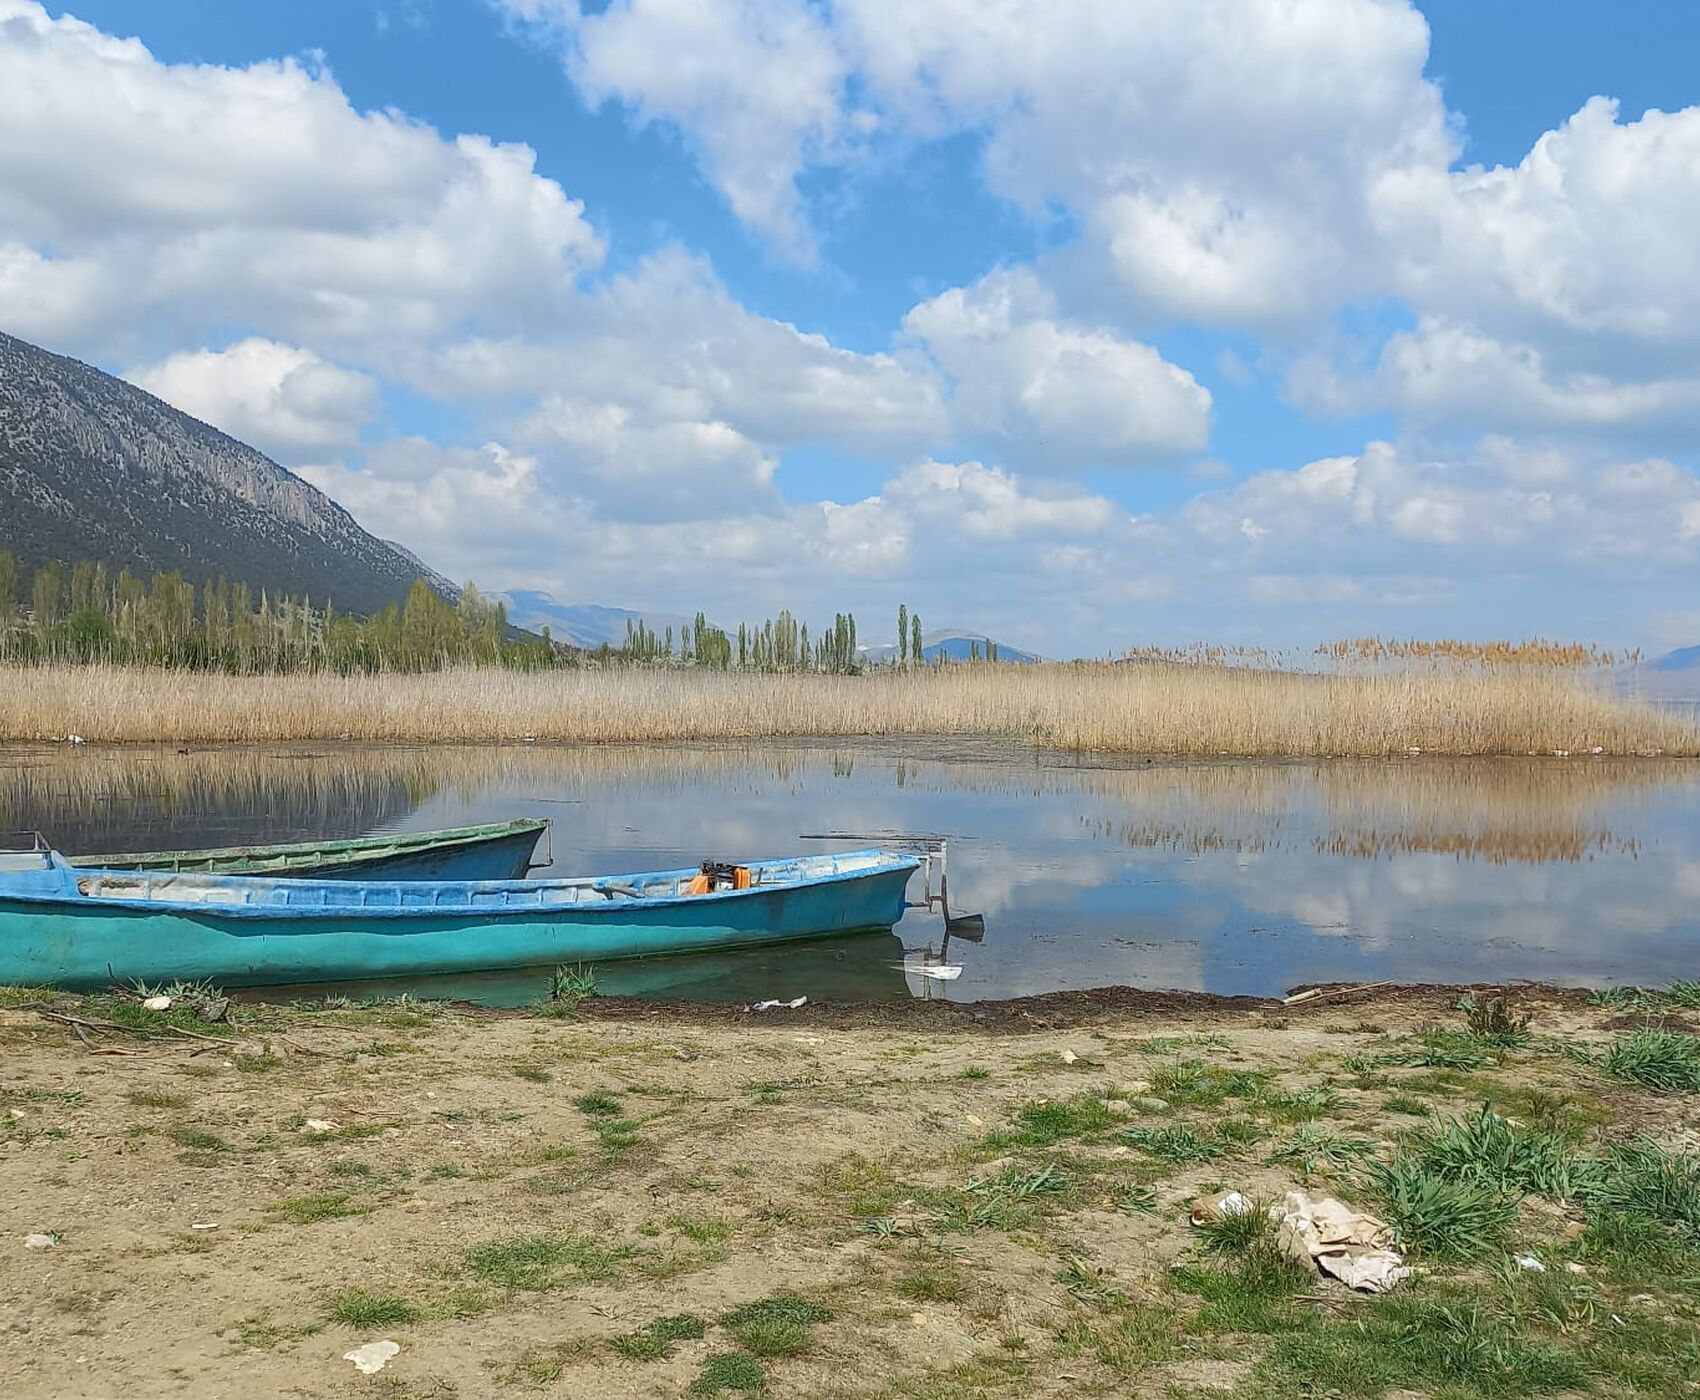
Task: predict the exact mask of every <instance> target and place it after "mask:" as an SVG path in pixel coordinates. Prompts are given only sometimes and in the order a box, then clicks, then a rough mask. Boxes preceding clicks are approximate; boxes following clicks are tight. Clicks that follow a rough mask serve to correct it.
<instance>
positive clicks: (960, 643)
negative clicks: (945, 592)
mask: <svg viewBox="0 0 1700 1400" xmlns="http://www.w3.org/2000/svg"><path fill="white" fill-rule="evenodd" d="M989 640H990V639H988V638H987V637H986V635H985V634H984V633H982V632H961V631H956V630H954V629H951V628H941V629H940V630H938V631H936V632H924V633H922V634H921V656H922V659H923V660H925V661H929V662H932V661H938V660H941V659H942V660H947V661H968V660H970V659H971V658H972V657H973V654H974V648H975V647H976V646H978V647H979V649H980V656H981V658H982V659H984V658H985V656H986V647H987V644H988V641H989ZM860 650H861V653H862V658H863V660H865V661H869V662H871V663H873V664H874V665H889V664H890V662H891V659H892V657H893V656H894V655H895V654H896V652H897V646H896V644H895V643H892V642H888V643H886V644H885V645H884V646H877V647H862V648H861V649H860ZM1039 659H1040V658H1039V657H1037V656H1035V655H1034V654H1033V653H1032V652H1030V651H1022V650H1021V649H1020V648H1018V647H1012V646H1009V645H1007V644H1006V643H1004V642H999V643H998V660H999V661H1000V662H1001V661H1009V662H1013V663H1015V664H1017V665H1022V666H1030V665H1032V664H1033V663H1034V662H1035V661H1038V660H1039Z"/></svg>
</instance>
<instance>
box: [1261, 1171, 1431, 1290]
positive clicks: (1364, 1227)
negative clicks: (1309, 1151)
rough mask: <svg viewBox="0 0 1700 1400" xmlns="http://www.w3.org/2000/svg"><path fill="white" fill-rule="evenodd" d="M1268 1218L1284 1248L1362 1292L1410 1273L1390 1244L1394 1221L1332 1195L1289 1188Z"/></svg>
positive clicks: (1386, 1286) (1385, 1285)
mask: <svg viewBox="0 0 1700 1400" xmlns="http://www.w3.org/2000/svg"><path fill="white" fill-rule="evenodd" d="M1269 1218H1270V1219H1271V1220H1272V1221H1274V1223H1275V1226H1276V1236H1275V1238H1276V1244H1277V1245H1278V1246H1279V1247H1280V1248H1281V1250H1282V1251H1284V1252H1285V1253H1286V1254H1288V1255H1290V1256H1291V1257H1292V1258H1294V1259H1298V1260H1303V1261H1308V1262H1310V1263H1312V1264H1314V1265H1315V1266H1316V1267H1317V1268H1318V1269H1320V1270H1321V1271H1322V1272H1323V1273H1325V1274H1328V1275H1329V1276H1331V1277H1333V1278H1337V1279H1339V1280H1340V1282H1341V1283H1343V1284H1345V1285H1346V1287H1348V1288H1352V1289H1356V1290H1357V1291H1358V1292H1359V1293H1385V1292H1387V1290H1388V1289H1390V1288H1392V1287H1393V1286H1394V1285H1395V1284H1396V1283H1399V1282H1400V1281H1401V1280H1403V1279H1407V1278H1409V1277H1410V1276H1411V1270H1410V1267H1409V1266H1408V1265H1407V1264H1406V1263H1405V1257H1404V1255H1402V1254H1400V1253H1399V1251H1398V1250H1396V1249H1393V1248H1392V1247H1391V1246H1392V1242H1393V1228H1392V1226H1390V1225H1388V1224H1387V1222H1386V1221H1384V1220H1377V1219H1376V1218H1375V1217H1374V1216H1373V1215H1364V1214H1363V1213H1362V1212H1360V1211H1355V1210H1353V1209H1352V1208H1351V1207H1350V1206H1347V1205H1343V1204H1341V1203H1340V1202H1339V1201H1337V1200H1335V1199H1334V1198H1333V1197H1332V1196H1322V1197H1319V1198H1316V1199H1312V1198H1311V1197H1310V1196H1308V1195H1307V1194H1306V1193H1305V1192H1303V1191H1289V1192H1287V1194H1286V1196H1285V1197H1284V1198H1282V1200H1281V1201H1280V1203H1279V1204H1277V1205H1273V1206H1271V1207H1270V1208H1269Z"/></svg>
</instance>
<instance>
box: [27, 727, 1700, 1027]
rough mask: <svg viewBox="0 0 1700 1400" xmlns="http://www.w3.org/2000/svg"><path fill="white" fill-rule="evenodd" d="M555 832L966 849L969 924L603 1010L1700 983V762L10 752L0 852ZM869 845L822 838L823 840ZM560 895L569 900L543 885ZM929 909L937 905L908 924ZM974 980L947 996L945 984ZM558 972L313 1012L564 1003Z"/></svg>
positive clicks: (674, 861) (743, 843) (610, 863)
mask: <svg viewBox="0 0 1700 1400" xmlns="http://www.w3.org/2000/svg"><path fill="white" fill-rule="evenodd" d="M526 815H536V816H545V817H548V818H550V819H551V820H552V821H553V823H554V826H553V830H552V833H551V835H550V837H549V838H548V841H547V843H546V845H544V846H543V847H540V850H539V858H540V859H541V858H544V857H549V858H551V860H552V865H551V867H550V868H551V869H552V871H553V872H554V873H557V874H563V875H566V874H573V875H577V874H592V873H597V874H607V873H625V872H630V871H639V870H646V869H655V868H667V867H676V866H687V865H694V864H696V863H697V862H698V861H699V860H702V859H705V858H714V859H724V860H730V859H749V858H755V857H761V856H769V855H781V854H787V853H791V852H795V851H798V850H831V849H851V848H853V847H856V846H862V845H872V844H877V843H878V842H879V841H881V840H884V839H889V838H892V837H896V836H900V835H928V836H939V837H943V838H946V839H947V840H948V843H949V845H948V851H949V856H948V860H949V873H950V893H951V904H952V909H953V912H957V911H961V912H974V913H981V914H984V916H985V925H986V928H985V937H984V939H983V941H981V942H979V943H973V942H966V941H963V940H961V939H952V940H951V941H950V944H949V946H948V948H941V946H940V945H941V935H942V932H943V929H942V923H941V919H940V917H939V915H938V914H937V913H936V912H932V911H928V910H924V909H913V910H911V911H910V912H909V914H908V915H907V916H906V917H905V918H904V920H903V922H902V923H901V924H900V925H899V926H898V928H897V929H896V930H895V931H894V933H893V934H890V935H870V936H862V937H857V938H850V939H835V940H827V941H823V942H818V943H813V944H807V945H794V946H792V947H789V948H784V949H769V950H765V951H761V950H756V951H748V952H739V953H730V954H719V955H714V956H707V957H690V958H666V959H654V960H649V961H645V962H631V963H615V964H608V965H606V966H603V967H600V968H598V969H597V974H598V984H599V986H600V987H601V989H602V990H603V991H605V992H610V993H628V994H633V995H649V996H665V997H680V998H694V999H711V1000H735V1001H750V1000H755V999H762V998H770V997H773V998H781V999H785V1000H789V999H791V998H793V997H797V996H808V997H810V998H813V999H817V1000H866V999H880V998H893V999H895V998H903V997H909V996H932V997H948V998H950V999H952V1000H977V999H983V998H993V997H1008V996H1019V995H1023V994H1027V993H1033V992H1044V991H1054V990H1059V989H1066V988H1081V987H1093V986H1109V985H1116V984H1129V985H1134V986H1140V987H1150V988H1170V987H1175V988H1188V989H1197V990H1204V991H1210V992H1217V993H1226V994H1232V993H1251V994H1260V995H1266V994H1273V993H1279V992H1282V991H1284V990H1286V989H1288V988H1290V987H1292V986H1294V985H1297V984H1301V983H1309V982H1319V981H1366V982H1367V981H1379V980H1382V979H1394V980H1398V981H1405V982H1476V981H1501V980H1507V979H1522V978H1526V979H1534V980H1541V981H1551V982H1559V983H1568V984H1580V985H1603V984H1607V983H1613V982H1640V983H1662V982H1665V981H1668V980H1670V979H1671V978H1674V977H1685V976H1686V977H1692V976H1696V975H1700V763H1694V762H1687V763H1684V762H1661V761H1658V760H1600V759H1586V758H1572V759H1556V758H1554V759H1493V760H1452V759H1437V758H1430V757H1415V758H1409V759H1398V760H1388V761H1364V760H1328V761H1305V762H1266V761H1264V762H1247V761H1242V760H1221V761H1215V762H1211V761H1202V762H1201V761H1194V760H1189V761H1173V760H1161V759H1159V760H1155V761H1150V760H1144V759H1130V758H1126V757H1123V756H1119V755H1118V756H1103V755H1072V754H1054V753H1042V752H1041V753H1035V752H1033V751H1031V750H1027V749H1019V748H1012V747H1007V746H999V745H991V744H986V743H984V742H980V741H953V740H931V741H925V742H922V741H914V740H907V741H902V742H890V741H852V742H832V743H820V742H813V741H811V742H808V743H788V742H783V741H779V742H775V741H762V742H759V743H750V744H714V745H663V746H657V745H647V746H625V745H616V746H605V747H545V746H512V747H500V748H478V749H461V748H414V747H382V748H379V747H349V748H340V747H339V748H324V747H298V748H264V749H251V748H243V749H222V750H207V751H204V752H190V753H187V754H184V753H179V752H177V750H176V749H175V748H174V747H169V746H167V747H159V748H153V747H147V748H133V749H95V748H80V749H68V748H65V747H11V748H6V749H0V830H6V829H31V828H34V829H39V830H41V831H43V832H45V833H46V834H47V835H48V837H49V838H50V839H51V840H52V841H53V842H54V843H55V844H56V845H57V846H59V848H60V849H62V850H65V851H67V852H71V853H81V852H97V851H116V850H137V849H159V848H177V847H190V846H211V845H235V844H241V843H246V842H255V841H268V842H269V841H287V840H305V839H309V838H313V837H321V836H354V835H364V834H369V833H376V832H388V831H407V830H423V829H427V828H432V827H444V826H461V825H466V824H469V823H473V822H483V821H494V820H498V819H501V818H505V817H511V816H526ZM823 835H824V836H828V837H832V836H841V837H842V838H843V839H825V840H821V839H805V838H813V837H819V836H823ZM541 873H548V872H547V871H545V872H541ZM920 893H921V888H920V881H919V880H917V881H916V883H915V887H914V890H913V896H914V897H916V898H918V897H919V895H920ZM941 962H942V963H944V964H946V965H949V966H959V967H960V968H961V973H960V975H959V976H958V977H957V978H956V979H955V980H953V981H941V980H935V979H934V978H931V977H928V976H925V975H923V974H922V973H921V972H920V970H919V969H920V967H921V966H922V965H929V964H936V963H941ZM548 971H549V970H548V969H546V968H532V969H524V970H517V971H505V972H500V973H490V974H485V975H480V976H474V977H467V976H459V977H455V978H452V979H447V978H438V979H410V980H408V981H406V982H393V983H386V984H383V985H375V984H350V985H348V986H340V987H337V988H334V989H326V988H316V989H292V991H291V992H290V993H288V994H289V995H307V994H319V993H323V992H326V991H335V992H338V993H346V994H349V995H372V994H377V993H389V992H399V991H411V992H415V993H417V994H420V995H431V996H464V997H471V998H474V999H477V1000H482V1001H486V1002H490V1003H493V1004H507V1005H512V1004H518V1003H521V1002H525V1001H530V1000H533V999H535V998H536V997H538V996H539V995H541V994H542V992H543V991H544V989H545V987H546V985H547V979H548Z"/></svg>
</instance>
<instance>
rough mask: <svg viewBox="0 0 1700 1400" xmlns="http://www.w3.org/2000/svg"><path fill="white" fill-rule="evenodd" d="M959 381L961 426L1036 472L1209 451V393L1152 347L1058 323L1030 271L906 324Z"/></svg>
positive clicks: (1000, 276) (940, 303)
mask: <svg viewBox="0 0 1700 1400" xmlns="http://www.w3.org/2000/svg"><path fill="white" fill-rule="evenodd" d="M903 327H904V330H905V332H906V333H907V334H908V335H910V336H911V337H913V338H914V339H915V340H917V341H919V342H920V343H922V344H924V345H925V346H926V348H927V351H928V353H929V354H930V355H931V356H932V358H933V359H934V360H935V361H936V362H937V363H938V364H939V366H940V367H941V368H942V369H943V370H944V372H945V373H946V374H947V375H948V376H949V377H950V379H951V380H952V382H953V384H954V386H955V388H954V395H953V399H952V410H953V413H954V417H955V421H956V425H957V428H958V431H960V432H961V433H962V434H963V435H964V436H965V437H967V438H969V439H971V440H980V441H985V442H991V443H996V444H998V445H999V446H1000V447H1002V448H1004V449H1006V450H1007V451H1008V452H1009V454H1010V455H1011V456H1013V457H1014V458H1015V459H1016V460H1018V461H1020V462H1021V463H1022V464H1023V465H1026V466H1047V465H1048V466H1053V467H1058V466H1060V467H1074V468H1079V467H1082V466H1087V465H1092V464H1094V463H1107V464H1111V465H1115V466H1139V465H1145V464H1149V463H1152V462H1172V461H1173V460H1174V459H1176V458H1177V457H1181V456H1183V455H1186V454H1189V453H1194V452H1198V451H1200V450H1202V449H1203V447H1204V446H1205V443H1206V441H1207V440H1208V437H1209V431H1210V393H1209V391H1208V390H1206V389H1205V388H1203V387H1202V386H1201V385H1200V384H1199V383H1198V381H1197V380H1196V379H1194V378H1193V377H1192V375H1190V374H1188V373H1187V372H1186V371H1185V370H1183V369H1180V368H1178V367H1177V366H1175V365H1172V364H1170V363H1168V361H1166V360H1164V359H1163V357H1162V356H1161V355H1159V354H1158V353H1157V352H1156V351H1155V350H1153V349H1152V348H1151V347H1150V346H1149V345H1143V344H1140V343H1139V342H1137V341H1132V340H1126V339H1123V338H1121V337H1119V336H1117V335H1115V334H1113V333H1112V332H1110V331H1107V330H1102V329H1098V328H1094V327H1090V326H1083V325H1078V324H1073V323H1070V322H1068V321H1065V320H1062V319H1060V318H1059V317H1058V314H1057V309H1056V300H1055V297H1054V296H1053V295H1052V294H1051V292H1049V291H1048V290H1047V289H1046V288H1045V287H1044V286H1043V285H1042V284H1041V283H1040V281H1039V279H1038V278H1037V277H1036V276H1035V275H1034V274H1033V273H1032V272H1030V271H1027V270H1025V269H1014V270H1008V271H1002V272H996V273H993V274H991V275H990V276H988V277H986V278H985V279H983V280H982V281H980V282H979V283H977V284H976V285H974V286H972V287H957V288H953V289H951V290H950V291H947V292H944V293H941V294H940V295H939V296H936V297H934V298H933V299H932V300H930V301H925V302H922V303H921V304H920V305H919V306H917V307H915V308H914V310H912V311H911V312H910V313H909V314H908V316H907V317H905V318H904V322H903Z"/></svg>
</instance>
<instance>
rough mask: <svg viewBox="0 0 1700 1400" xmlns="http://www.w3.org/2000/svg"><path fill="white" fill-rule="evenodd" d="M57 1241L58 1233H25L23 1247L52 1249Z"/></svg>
mask: <svg viewBox="0 0 1700 1400" xmlns="http://www.w3.org/2000/svg"><path fill="white" fill-rule="evenodd" d="M58 1243H59V1236H58V1235H25V1236H24V1248H25V1249H52V1248H53V1246H54V1245H56V1244H58Z"/></svg>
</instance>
